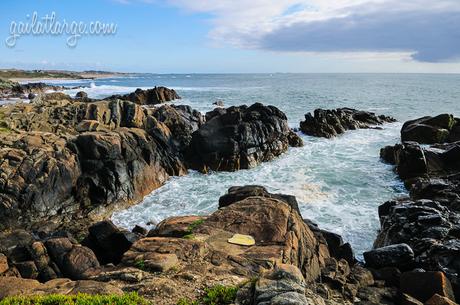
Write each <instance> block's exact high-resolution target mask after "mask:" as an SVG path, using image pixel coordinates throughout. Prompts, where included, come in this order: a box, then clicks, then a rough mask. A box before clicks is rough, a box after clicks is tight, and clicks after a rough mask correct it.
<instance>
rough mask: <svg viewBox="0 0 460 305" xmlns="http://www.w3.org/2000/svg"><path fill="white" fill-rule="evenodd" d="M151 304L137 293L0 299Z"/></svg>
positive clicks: (8, 303)
mask: <svg viewBox="0 0 460 305" xmlns="http://www.w3.org/2000/svg"><path fill="white" fill-rule="evenodd" d="M147 304H151V303H150V302H148V301H147V300H145V299H144V298H142V297H140V296H139V295H138V294H137V293H135V292H133V293H127V294H124V295H121V296H118V295H88V294H77V295H60V294H50V295H43V296H16V297H8V298H5V299H3V300H2V301H0V305H147Z"/></svg>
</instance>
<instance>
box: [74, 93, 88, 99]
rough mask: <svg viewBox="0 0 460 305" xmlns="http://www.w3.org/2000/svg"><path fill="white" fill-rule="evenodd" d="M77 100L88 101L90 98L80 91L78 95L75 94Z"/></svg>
mask: <svg viewBox="0 0 460 305" xmlns="http://www.w3.org/2000/svg"><path fill="white" fill-rule="evenodd" d="M75 98H77V99H87V98H88V93H86V92H85V91H78V92H77V94H75Z"/></svg>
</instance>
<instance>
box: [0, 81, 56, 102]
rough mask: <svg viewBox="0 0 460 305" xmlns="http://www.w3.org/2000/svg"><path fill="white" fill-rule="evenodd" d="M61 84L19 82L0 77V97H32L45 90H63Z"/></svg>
mask: <svg viewBox="0 0 460 305" xmlns="http://www.w3.org/2000/svg"><path fill="white" fill-rule="evenodd" d="M63 89H65V87H63V86H54V85H47V84H45V83H28V84H19V83H18V82H13V81H10V80H4V79H0V98H2V99H8V98H24V99H28V98H33V97H34V96H35V95H37V94H40V93H45V92H46V91H57V90H63Z"/></svg>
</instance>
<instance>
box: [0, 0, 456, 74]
mask: <svg viewBox="0 0 460 305" xmlns="http://www.w3.org/2000/svg"><path fill="white" fill-rule="evenodd" d="M34 12H37V16H38V22H40V21H43V19H42V18H43V17H44V16H46V15H51V14H52V12H55V14H56V20H57V21H60V22H63V21H64V20H65V21H66V22H68V23H69V24H70V23H71V22H73V21H75V22H78V23H80V22H81V23H83V24H86V25H87V26H89V25H90V24H91V22H102V23H113V24H116V26H117V30H116V33H115V34H114V35H106V36H101V35H85V34H83V35H82V36H81V37H79V38H78V39H77V44H76V46H69V45H68V43H67V39H68V38H69V37H68V36H69V35H68V34H65V33H63V34H62V35H59V34H54V35H51V34H49V33H45V34H41V35H38V34H35V35H32V34H31V33H21V32H20V30H21V28H20V26H19V23H21V22H22V23H23V24H31V23H32V16H33V13H34ZM23 30H24V28H23ZM13 34H16V35H18V36H17V37H16V39H15V44H14V45H11V41H12V40H11V36H12V35H13ZM0 37H1V38H2V40H3V41H2V42H3V43H2V46H1V48H0V67H2V68H8V67H20V68H56V69H80V70H81V69H108V70H120V71H139V72H157V73H181V72H184V73H192V72H197V73H199V72H217V73H219V72H411V73H412V72H423V73H460V1H459V0H406V1H401V0H251V1H248V0H93V1H89V0H88V1H72V2H71V1H58V0H34V1H33V0H25V1H15V0H4V1H2V2H1V3H0ZM8 38H9V39H10V40H8Z"/></svg>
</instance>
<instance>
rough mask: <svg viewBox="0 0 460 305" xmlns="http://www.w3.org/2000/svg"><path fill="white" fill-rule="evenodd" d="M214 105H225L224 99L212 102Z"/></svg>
mask: <svg viewBox="0 0 460 305" xmlns="http://www.w3.org/2000/svg"><path fill="white" fill-rule="evenodd" d="M212 104H213V105H216V106H218V107H224V101H223V100H217V101H215V102H214V103H212Z"/></svg>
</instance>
